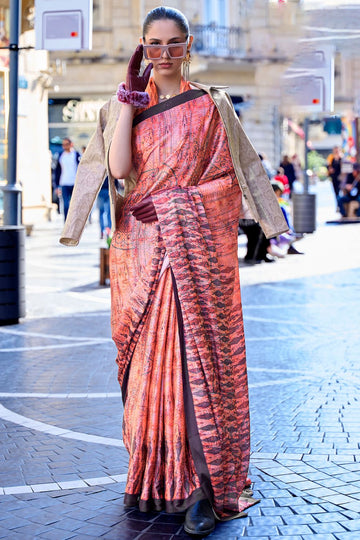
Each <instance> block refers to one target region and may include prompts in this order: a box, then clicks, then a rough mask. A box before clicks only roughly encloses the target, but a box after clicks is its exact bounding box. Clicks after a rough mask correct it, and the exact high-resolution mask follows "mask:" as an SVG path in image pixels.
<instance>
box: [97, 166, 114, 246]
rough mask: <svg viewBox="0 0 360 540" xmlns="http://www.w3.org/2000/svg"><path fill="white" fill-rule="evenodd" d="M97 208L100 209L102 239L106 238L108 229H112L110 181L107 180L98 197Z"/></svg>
mask: <svg viewBox="0 0 360 540" xmlns="http://www.w3.org/2000/svg"><path fill="white" fill-rule="evenodd" d="M97 207H98V209H99V224H100V239H103V238H104V235H105V233H106V229H111V213H110V196H109V179H108V177H106V178H105V180H104V183H103V185H102V186H101V189H100V191H99V194H98V197H97Z"/></svg>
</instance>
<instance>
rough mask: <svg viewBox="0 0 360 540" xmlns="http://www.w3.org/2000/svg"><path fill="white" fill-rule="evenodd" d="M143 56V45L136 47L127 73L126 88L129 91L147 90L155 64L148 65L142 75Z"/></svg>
mask: <svg viewBox="0 0 360 540" xmlns="http://www.w3.org/2000/svg"><path fill="white" fill-rule="evenodd" d="M142 58H143V46H142V45H141V44H140V45H138V46H137V47H136V49H135V52H134V54H133V55H132V57H131V58H130V61H129V65H128V69H127V74H126V90H128V91H129V92H134V91H135V92H145V88H146V87H147V84H148V82H149V78H150V72H151V70H152V67H153V65H152V64H149V65H148V66H146V68H145V70H144V73H143V74H142V75H140V68H141V61H142Z"/></svg>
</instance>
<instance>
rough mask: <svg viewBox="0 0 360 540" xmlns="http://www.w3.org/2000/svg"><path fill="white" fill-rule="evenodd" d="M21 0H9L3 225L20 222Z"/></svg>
mask: <svg viewBox="0 0 360 540" xmlns="http://www.w3.org/2000/svg"><path fill="white" fill-rule="evenodd" d="M20 13H21V0H10V45H9V49H10V71H9V95H10V103H9V123H8V160H7V185H6V186H4V187H3V192H4V225H15V226H19V225H20V224H21V187H20V185H19V184H18V183H17V178H16V156H17V115H18V79H19V20H20Z"/></svg>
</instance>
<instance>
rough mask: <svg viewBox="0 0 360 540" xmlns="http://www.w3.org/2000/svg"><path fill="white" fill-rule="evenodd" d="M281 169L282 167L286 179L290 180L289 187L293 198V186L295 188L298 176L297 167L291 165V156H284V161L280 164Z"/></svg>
mask: <svg viewBox="0 0 360 540" xmlns="http://www.w3.org/2000/svg"><path fill="white" fill-rule="evenodd" d="M280 167H282V168H283V169H284V174H285V175H286V177H287V179H288V182H289V187H290V196H291V193H292V186H293V183H294V182H295V180H296V174H295V167H294V165H293V164H292V163H291V161H290V159H289V156H287V155H284V156H283V158H282V161H281V163H280Z"/></svg>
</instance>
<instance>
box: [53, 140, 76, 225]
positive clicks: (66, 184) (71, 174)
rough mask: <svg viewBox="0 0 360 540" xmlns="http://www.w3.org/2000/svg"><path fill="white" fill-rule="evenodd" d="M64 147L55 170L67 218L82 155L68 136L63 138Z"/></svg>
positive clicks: (59, 193) (59, 194)
mask: <svg viewBox="0 0 360 540" xmlns="http://www.w3.org/2000/svg"><path fill="white" fill-rule="evenodd" d="M62 148H63V150H62V152H61V154H60V156H59V160H58V163H57V166H56V170H55V182H56V185H57V186H58V196H59V198H61V199H62V207H63V212H64V219H65V220H66V216H67V213H68V211H69V206H70V199H71V195H72V192H73V189H74V184H75V178H76V172H77V168H78V165H79V161H80V158H81V156H80V154H79V152H77V151H76V150H75V149H74V146H73V143H72V141H71V140H70V139H69V138H68V137H65V138H64V139H63V141H62Z"/></svg>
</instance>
